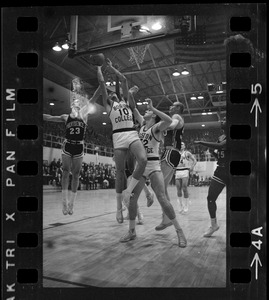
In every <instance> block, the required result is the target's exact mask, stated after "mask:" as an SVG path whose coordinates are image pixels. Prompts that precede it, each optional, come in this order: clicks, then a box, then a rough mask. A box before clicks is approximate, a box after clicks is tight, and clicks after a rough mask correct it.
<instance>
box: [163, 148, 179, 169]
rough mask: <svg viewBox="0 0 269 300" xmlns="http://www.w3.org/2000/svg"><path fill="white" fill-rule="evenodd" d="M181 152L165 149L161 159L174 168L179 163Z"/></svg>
mask: <svg viewBox="0 0 269 300" xmlns="http://www.w3.org/2000/svg"><path fill="white" fill-rule="evenodd" d="M180 157H181V154H180V152H179V151H178V150H175V149H165V151H164V152H163V154H162V156H161V161H166V162H167V164H168V165H169V166H170V167H172V168H173V169H175V168H176V167H177V165H178V164H179V161H180Z"/></svg>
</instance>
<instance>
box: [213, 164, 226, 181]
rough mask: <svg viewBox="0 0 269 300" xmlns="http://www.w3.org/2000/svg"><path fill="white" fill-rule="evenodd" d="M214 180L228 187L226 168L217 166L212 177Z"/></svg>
mask: <svg viewBox="0 0 269 300" xmlns="http://www.w3.org/2000/svg"><path fill="white" fill-rule="evenodd" d="M212 180H215V181H217V182H219V183H221V184H223V185H226V184H227V180H228V174H227V169H226V168H225V167H220V166H217V168H216V170H215V172H214V174H213V176H212Z"/></svg>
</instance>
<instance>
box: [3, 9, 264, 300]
mask: <svg viewBox="0 0 269 300" xmlns="http://www.w3.org/2000/svg"><path fill="white" fill-rule="evenodd" d="M86 8H87V10H92V11H91V13H89V14H96V15H98V14H101V10H100V8H98V7H92V8H91V7H90V6H89V7H84V8H83V7H55V8H52V7H47V8H41V7H31V8H30V7H28V8H26V7H21V8H2V76H1V77H2V104H1V110H2V115H1V120H2V138H1V144H2V145H1V149H2V181H1V182H2V203H1V204H2V206H1V207H2V210H1V212H2V218H1V219H2V228H3V230H2V275H3V276H2V295H1V298H2V299H62V298H65V299H74V298H75V297H76V298H80V299H91V298H94V297H95V298H97V299H99V298H102V297H107V298H108V297H111V298H115V299H119V298H121V297H126V296H127V295H130V294H131V293H132V292H133V289H128V288H127V289H95V288H94V287H88V286H87V285H83V283H81V284H80V285H77V288H72V287H71V288H70V287H69V288H63V287H62V288H48V287H44V285H43V276H44V275H43V263H44V262H43V247H44V246H43V181H42V164H43V152H42V151H43V150H42V145H43V102H44V99H43V74H44V69H43V42H44V41H43V36H44V30H43V29H44V22H45V20H46V16H47V15H48V14H59V15H66V16H71V15H80V14H81V15H83V14H85V13H84V12H85V9H86ZM123 8H124V12H125V13H126V15H132V14H134V15H135V14H136V15H139V14H141V15H143V14H146V13H150V12H151V14H153V15H154V14H155V15H159V14H160V13H161V14H167V15H174V14H179V15H191V14H196V15H199V14H201V15H202V14H205V15H207V16H208V17H210V16H211V15H213V14H214V13H218V12H220V11H224V14H225V16H226V19H227V20H228V21H227V32H228V35H227V36H228V38H227V39H226V44H225V45H226V78H227V97H226V117H227V137H228V139H227V152H228V165H229V170H228V173H229V176H228V184H227V195H226V199H227V205H226V208H227V214H226V216H227V220H226V222H227V238H226V257H227V258H226V259H227V262H226V286H225V287H215V286H212V287H211V288H193V287H192V286H190V288H175V287H173V288H171V289H151V288H148V289H143V290H142V291H141V290H139V289H136V291H135V294H136V295H137V296H139V295H144V296H145V297H148V296H152V295H153V296H157V295H158V296H159V297H160V298H162V297H165V298H171V297H174V298H175V297H181V298H182V299H185V298H186V299H198V297H199V298H202V299H259V300H260V299H265V298H266V277H267V274H266V265H267V262H266V255H265V253H266V247H267V245H266V190H267V189H266V174H267V170H266V91H267V89H266V62H267V61H266V52H267V49H266V27H267V26H266V5H265V4H258V3H256V4H255V3H252V4H225V5H224V4H218V5H215V4H212V12H211V11H209V10H208V9H209V8H210V6H209V5H202V4H200V5H198V4H197V5H194V6H193V7H190V6H188V5H176V6H173V5H171V7H169V5H168V6H167V7H163V6H160V7H158V6H157V7H153V6H147V5H145V6H134V7H132V10H130V7H127V6H124V7H123ZM116 9H117V7H115V8H113V9H112V8H108V7H105V8H104V11H103V13H104V12H105V14H107V15H109V14H112V15H113V14H114V15H115V14H117V10H116ZM111 10H112V11H111ZM95 11H96V12H95ZM191 12H192V13H191ZM56 25H57V24H56ZM205 205H206V202H205ZM89 231H90V229H89ZM178 267H179V268H180V265H179V266H178ZM204 272H208V273H210V267H207V269H206V270H205V271H204ZM140 293H141V294H140Z"/></svg>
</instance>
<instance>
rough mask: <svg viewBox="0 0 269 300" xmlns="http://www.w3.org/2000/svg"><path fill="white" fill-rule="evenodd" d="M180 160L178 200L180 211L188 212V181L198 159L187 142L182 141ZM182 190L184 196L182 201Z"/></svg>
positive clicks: (178, 166) (178, 168)
mask: <svg viewBox="0 0 269 300" xmlns="http://www.w3.org/2000/svg"><path fill="white" fill-rule="evenodd" d="M180 155H181V157H180V161H179V164H178V165H177V168H176V175H175V179H176V187H177V197H178V199H177V202H178V211H179V212H180V213H182V214H186V213H187V212H188V210H189V191H188V182H189V175H190V173H191V172H192V171H193V168H194V166H195V165H196V163H197V161H196V158H195V157H194V156H193V155H192V154H191V153H190V151H187V150H186V146H185V143H183V142H181V150H180ZM182 191H183V194H184V198H183V201H182Z"/></svg>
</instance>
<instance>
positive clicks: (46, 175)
mask: <svg viewBox="0 0 269 300" xmlns="http://www.w3.org/2000/svg"><path fill="white" fill-rule="evenodd" d="M115 173H116V170H115V167H113V166H112V165H109V164H102V163H99V164H94V163H89V164H88V163H85V162H83V164H82V168H81V171H80V176H79V187H78V190H96V189H107V188H111V189H114V188H115ZM62 174H63V169H62V161H61V159H60V158H59V159H58V160H56V158H54V159H53V160H52V161H51V162H50V163H49V162H48V161H47V160H44V161H43V184H44V185H52V186H58V187H61V180H62ZM71 179H72V174H71V173H70V177H69V189H71Z"/></svg>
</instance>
